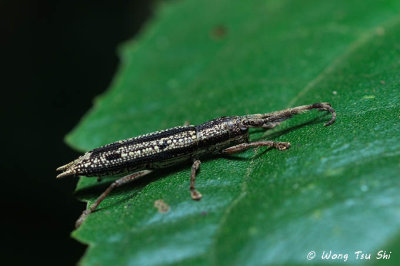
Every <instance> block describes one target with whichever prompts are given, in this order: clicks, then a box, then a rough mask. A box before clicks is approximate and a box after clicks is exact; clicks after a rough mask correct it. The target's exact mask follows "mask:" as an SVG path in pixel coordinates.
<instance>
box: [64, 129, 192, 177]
mask: <svg viewBox="0 0 400 266" xmlns="http://www.w3.org/2000/svg"><path fill="white" fill-rule="evenodd" d="M196 147H197V140H196V129H195V127H194V126H184V127H175V128H171V129H167V130H163V131H157V132H154V133H151V134H146V135H142V136H139V137H136V138H130V139H126V140H121V141H117V142H114V143H111V144H108V145H105V146H102V147H100V148H97V149H94V150H92V151H89V152H87V153H86V154H85V155H83V156H82V157H80V158H79V159H78V160H77V162H76V163H75V164H74V165H73V166H71V167H73V169H74V171H75V172H76V173H75V174H77V175H85V176H101V175H112V174H118V173H123V172H128V171H135V170H139V169H144V168H158V167H165V166H167V165H171V164H174V163H175V161H176V162H180V161H182V160H185V159H188V158H190V155H191V154H192V153H193V151H194V149H196Z"/></svg>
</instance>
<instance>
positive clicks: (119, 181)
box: [75, 170, 152, 228]
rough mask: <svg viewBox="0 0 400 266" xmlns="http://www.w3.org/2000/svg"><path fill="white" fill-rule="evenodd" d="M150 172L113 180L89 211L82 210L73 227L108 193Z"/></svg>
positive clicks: (84, 218)
mask: <svg viewBox="0 0 400 266" xmlns="http://www.w3.org/2000/svg"><path fill="white" fill-rule="evenodd" d="M151 172H152V171H151V170H143V171H140V172H136V173H133V174H130V175H127V176H124V177H121V178H120V179H117V180H115V181H114V182H113V183H112V184H111V185H110V186H109V187H108V188H107V189H106V190H105V191H104V192H103V193H102V194H101V195H100V196H99V197H98V198H97V199H96V201H95V203H93V204H92V206H90V207H89V209H87V210H84V211H83V212H82V214H81V216H80V217H79V218H78V220H76V222H75V227H76V228H78V227H79V226H80V225H81V224H82V223H83V222H84V221H85V220H86V218H87V217H88V215H89V214H91V213H92V212H93V211H94V210H96V208H97V206H99V204H100V203H101V202H102V201H103V200H104V199H105V198H106V197H107V196H108V194H110V192H111V191H112V190H113V189H114V188H116V187H119V186H122V185H124V184H126V183H129V182H132V181H133V180H135V179H137V178H139V177H142V176H144V175H147V174H149V173H151Z"/></svg>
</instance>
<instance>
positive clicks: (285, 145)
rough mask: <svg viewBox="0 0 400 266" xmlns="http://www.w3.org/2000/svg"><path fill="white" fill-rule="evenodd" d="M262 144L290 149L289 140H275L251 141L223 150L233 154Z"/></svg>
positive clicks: (279, 148)
mask: <svg viewBox="0 0 400 266" xmlns="http://www.w3.org/2000/svg"><path fill="white" fill-rule="evenodd" d="M260 146H267V147H272V148H275V149H278V150H280V151H283V150H286V149H289V147H290V143H289V142H275V141H255V142H250V143H241V144H238V145H235V146H232V147H229V148H226V149H224V150H222V153H226V154H232V153H236V152H241V151H243V150H247V149H249V148H255V147H260Z"/></svg>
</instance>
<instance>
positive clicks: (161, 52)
mask: <svg viewBox="0 0 400 266" xmlns="http://www.w3.org/2000/svg"><path fill="white" fill-rule="evenodd" d="M399 11H400V2H398V1H372V0H371V1H316V0H315V1H311V0H310V1H235V2H232V1H228V0H225V1H224V0H220V1H211V0H205V1H195V0H185V1H171V2H168V3H162V4H160V5H159V7H158V8H157V12H156V15H155V16H154V18H153V19H152V21H151V22H150V23H149V24H148V25H147V26H146V27H145V29H143V31H142V33H141V34H140V35H139V36H138V37H137V38H136V39H135V40H132V41H130V42H127V43H125V44H124V45H123V46H122V48H121V49H120V54H121V61H122V63H121V66H120V69H119V71H118V73H117V74H116V77H115V79H114V81H113V83H112V85H111V87H110V89H109V90H108V91H107V92H106V93H105V94H104V95H101V96H99V97H98V98H97V99H96V101H95V104H94V107H93V108H92V109H91V110H90V112H89V113H88V114H87V115H86V116H85V117H84V118H83V119H82V121H81V122H80V123H79V125H78V126H77V127H76V128H75V129H74V130H73V131H72V132H71V133H70V134H69V135H68V136H67V141H68V143H69V144H70V145H71V146H73V147H75V148H77V149H79V150H82V151H84V150H89V149H92V148H95V147H97V146H100V145H103V144H107V143H110V142H112V141H116V140H119V139H123V138H128V137H132V136H137V135H140V134H144V133H149V132H152V131H156V130H160V129H165V128H168V127H173V126H176V125H182V124H183V123H184V122H185V121H190V122H191V123H192V124H199V123H202V122H205V121H207V120H210V119H212V118H215V117H219V116H224V115H243V114H250V113H260V112H271V111H275V110H280V109H284V108H287V107H293V106H297V105H302V104H310V103H314V102H320V101H324V102H330V103H331V104H332V105H333V107H334V108H335V109H336V110H337V122H336V123H335V124H333V125H332V126H330V127H323V123H324V121H326V120H327V119H329V117H328V116H326V115H324V113H319V112H316V111H313V112H310V113H307V114H304V115H301V116H297V117H295V118H293V119H291V120H289V121H288V122H285V123H284V124H282V125H281V126H280V127H278V128H276V129H274V130H272V131H266V132H260V131H257V130H256V131H254V132H253V134H252V139H253V140H254V139H273V140H276V141H289V142H291V143H292V147H291V149H289V150H287V151H284V152H281V151H276V150H265V149H264V148H260V149H256V150H249V151H246V152H244V153H241V154H239V155H235V156H233V157H231V158H229V157H224V158H213V159H208V160H205V161H203V162H202V165H201V171H200V173H199V175H198V178H197V182H196V184H197V188H198V190H199V191H200V192H201V193H202V194H203V199H202V200H201V201H199V202H195V201H193V200H192V199H191V198H190V195H189V191H188V188H189V175H190V164H189V165H182V166H179V167H176V168H174V169H170V170H165V171H164V170H162V171H159V172H157V173H155V174H152V175H150V176H148V177H145V178H143V179H141V180H139V181H138V182H135V183H133V184H129V185H127V186H125V187H123V188H120V189H118V190H116V191H114V192H113V193H112V194H111V195H110V196H109V197H107V198H106V200H104V202H103V203H102V204H101V206H100V208H99V209H98V211H96V212H95V213H93V214H92V215H90V217H89V218H88V219H87V220H86V222H85V223H84V224H83V225H82V226H81V227H80V228H79V229H78V230H76V231H74V232H73V236H74V237H75V238H76V239H78V240H79V241H82V242H84V243H88V244H89V248H88V251H87V253H86V254H85V256H84V257H83V259H82V261H81V262H82V264H84V265H111V264H112V265H159V264H181V265H205V264H215V265H223V264H224V265H265V264H269V263H270V264H282V263H289V264H293V263H295V264H306V263H307V262H308V261H307V258H306V256H307V254H308V252H310V251H315V252H316V254H317V257H316V258H315V259H314V260H313V262H321V263H324V262H326V261H324V260H323V259H321V255H322V252H323V251H328V252H329V250H332V252H336V253H348V254H349V260H351V261H353V262H360V260H357V259H356V254H355V253H354V252H356V251H359V250H361V251H363V252H365V253H371V254H372V259H371V262H373V263H375V262H379V260H376V259H374V258H375V255H376V253H377V252H378V251H379V250H381V249H386V251H387V252H390V251H392V252H394V250H391V249H393V248H395V247H398V243H399V239H400V193H398V187H399V185H400V181H399V178H398V174H399V170H400V122H399V121H400V99H399V80H400V71H399V70H400V67H399V65H400V45H399V42H398V40H400V15H399V14H400V13H399ZM109 182H111V180H110V179H106V180H104V181H103V182H102V183H100V184H98V183H97V182H96V180H95V179H93V178H92V179H90V178H81V180H80V182H79V184H78V187H77V191H78V195H80V197H81V198H83V199H85V200H88V201H89V203H91V202H93V200H94V199H95V198H96V197H97V196H98V195H99V194H100V193H101V192H102V191H103V190H104V189H105V188H106V186H107V184H109ZM160 199H162V200H163V202H164V203H166V204H167V205H168V206H169V211H168V212H166V213H160V212H158V210H157V208H155V207H154V202H156V201H157V200H160ZM388 262H390V263H393V265H395V264H394V263H395V259H391V260H388Z"/></svg>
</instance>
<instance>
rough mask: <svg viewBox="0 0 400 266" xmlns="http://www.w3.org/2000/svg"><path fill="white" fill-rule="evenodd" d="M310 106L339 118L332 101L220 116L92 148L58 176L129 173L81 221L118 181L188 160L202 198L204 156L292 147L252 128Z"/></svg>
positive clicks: (273, 123) (193, 192)
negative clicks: (259, 136) (255, 137)
mask: <svg viewBox="0 0 400 266" xmlns="http://www.w3.org/2000/svg"><path fill="white" fill-rule="evenodd" d="M311 109H319V110H323V111H328V112H330V113H331V114H332V118H331V120H330V121H329V122H327V123H325V126H328V125H331V124H333V123H334V122H335V119H336V113H335V110H334V109H333V108H332V107H331V105H330V104H329V103H315V104H310V105H303V106H298V107H294V108H289V109H285V110H282V111H276V112H272V113H265V114H251V115H244V116H229V117H220V118H216V119H213V120H210V121H208V122H205V123H203V124H200V125H198V126H193V125H189V126H179V127H174V128H170V129H166V130H162V131H157V132H153V133H149V134H145V135H141V136H138V137H134V138H129V139H125V140H120V141H117V142H114V143H111V144H107V145H104V146H102V147H99V148H96V149H93V150H91V151H88V152H86V153H85V154H84V155H82V156H80V157H79V158H78V159H76V160H74V161H72V162H70V163H68V164H66V165H64V166H61V167H59V168H57V171H61V173H60V174H59V175H58V176H57V178H61V177H66V176H78V175H81V176H96V177H101V176H106V175H119V174H123V173H129V174H128V175H126V176H124V177H122V178H119V179H117V180H116V181H114V182H113V183H112V184H111V185H110V186H109V187H108V188H107V189H106V191H104V192H103V194H101V195H100V196H99V198H97V200H96V202H95V203H94V204H93V205H92V206H90V207H89V209H87V210H85V211H84V212H83V213H82V215H81V216H80V218H79V219H78V220H77V222H76V226H77V227H78V226H79V225H80V224H81V223H82V222H83V221H84V220H85V219H86V217H87V216H88V215H89V214H90V213H91V212H93V211H94V210H95V209H96V208H97V206H98V205H99V204H100V203H101V201H102V200H103V199H104V198H105V197H106V196H107V195H108V194H109V193H110V192H111V191H112V190H113V189H114V188H115V187H118V186H121V185H123V184H126V183H128V182H131V181H133V180H135V179H137V178H139V177H141V176H144V175H147V174H149V173H151V172H153V171H156V170H158V169H161V168H166V167H169V166H173V165H176V164H179V163H183V162H185V161H193V164H192V171H191V176H190V188H189V189H190V192H191V196H192V198H193V199H194V200H199V199H201V194H200V193H199V192H198V191H197V190H196V189H195V179H196V171H197V170H198V168H199V167H200V163H201V161H200V158H203V157H205V156H207V155H210V154H232V153H236V152H240V151H243V150H246V149H249V148H251V147H259V146H267V147H272V148H276V149H278V150H285V149H288V148H289V147H290V143H288V142H274V141H257V142H249V128H264V129H266V130H268V129H272V128H274V127H276V126H277V125H279V124H280V123H281V122H283V121H284V120H286V119H289V118H291V117H292V116H293V115H296V114H300V113H302V112H304V111H308V110H311Z"/></svg>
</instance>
